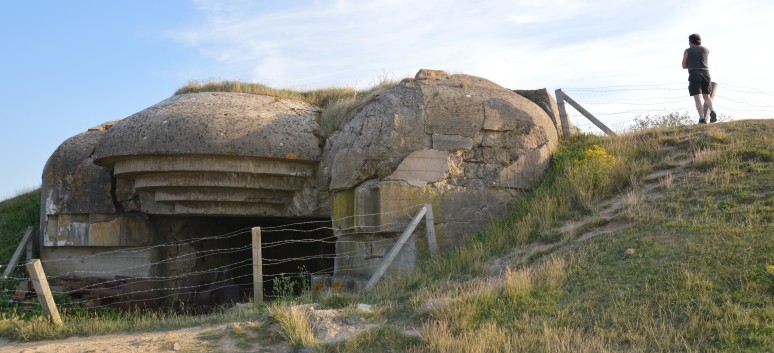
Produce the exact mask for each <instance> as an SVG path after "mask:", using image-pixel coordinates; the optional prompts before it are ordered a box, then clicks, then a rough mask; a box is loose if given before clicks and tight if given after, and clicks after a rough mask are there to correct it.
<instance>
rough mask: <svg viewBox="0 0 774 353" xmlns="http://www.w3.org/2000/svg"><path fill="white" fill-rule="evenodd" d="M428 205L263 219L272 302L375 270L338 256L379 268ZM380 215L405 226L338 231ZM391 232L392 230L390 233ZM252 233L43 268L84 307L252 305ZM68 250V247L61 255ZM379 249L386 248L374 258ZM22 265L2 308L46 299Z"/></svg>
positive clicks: (7, 243)
mask: <svg viewBox="0 0 774 353" xmlns="http://www.w3.org/2000/svg"><path fill="white" fill-rule="evenodd" d="M422 206H424V204H417V205H412V206H409V207H406V208H404V209H401V210H398V211H393V212H384V213H374V214H361V215H354V216H349V217H345V218H342V219H338V220H335V221H331V220H327V221H326V220H313V221H309V220H305V221H298V222H287V223H285V224H281V225H276V223H277V222H276V221H272V222H271V225H268V226H262V225H261V224H260V222H258V223H257V224H255V226H257V227H260V228H261V234H262V244H261V249H262V253H263V255H264V256H263V260H262V267H263V273H264V276H263V279H262V281H263V285H264V288H266V290H265V294H266V295H267V296H269V297H271V296H272V295H284V294H287V293H281V292H282V291H287V288H288V286H291V288H293V289H294V290H295V291H296V292H297V291H298V290H300V289H301V286H302V284H303V283H306V284H308V283H309V278H310V276H312V275H331V274H333V272H334V268H335V269H336V272H340V273H345V274H346V273H350V274H357V273H367V272H370V271H372V269H373V267H374V266H375V265H374V263H372V262H369V261H342V262H341V263H340V264H336V263H335V261H334V260H335V259H336V258H337V257H338V258H339V259H342V258H347V257H352V258H355V259H368V260H371V261H376V263H377V264H378V262H379V261H380V260H381V258H382V257H383V256H384V255H386V252H387V251H389V249H390V247H391V246H392V244H393V243H395V241H396V239H397V233H400V232H401V231H402V230H403V229H402V228H404V227H405V226H406V225H407V224H408V223H409V221H410V220H411V218H412V217H413V216H414V213H416V211H417V210H418V209H419V208H421V207H422ZM396 215H397V216H398V217H396ZM373 216H388V217H389V219H398V221H395V222H392V223H387V224H380V225H372V226H357V227H346V228H342V227H337V226H335V224H347V223H350V224H351V223H353V222H352V221H351V219H352V218H353V217H358V218H365V217H373ZM404 219H405V222H403V220H404ZM384 229H390V231H388V232H385V231H384ZM393 230H396V231H393ZM334 231H335V232H336V234H345V235H346V234H352V235H355V236H346V237H339V236H337V235H334ZM251 233H252V227H245V228H240V229H236V230H233V231H228V232H225V233H222V234H216V235H211V236H203V237H194V238H186V239H176V240H172V241H168V242H164V243H160V244H153V245H149V246H143V247H132V248H114V249H104V248H102V249H101V248H97V247H92V248H89V250H90V252H91V253H89V254H85V255H73V256H68V257H65V258H43V259H42V260H41V263H42V265H43V267H44V269H49V268H54V267H56V268H58V269H59V271H58V273H53V272H57V271H52V273H46V278H47V279H48V281H49V284H50V286H51V291H52V294H53V295H54V297H55V298H59V299H64V300H65V301H68V302H71V303H77V304H78V305H79V306H81V307H86V308H88V309H99V308H105V307H111V308H120V309H138V308H139V309H153V308H160V307H170V306H171V307H183V306H184V307H186V308H188V309H191V308H198V309H192V310H193V311H206V310H208V309H211V308H213V307H215V306H217V305H221V304H226V303H228V302H245V301H248V300H250V299H251V298H252V297H253V293H252V291H251V289H252V284H253V283H252V282H253V272H252V268H253V262H252V258H251V251H252V243H251ZM417 234H422V229H417V230H415V231H414V237H415V238H414V239H415V240H416V239H418V238H417ZM16 238H20V235H18V234H14V235H12V236H7V237H2V238H0V244H2V248H0V252H5V251H11V252H12V251H13V250H15V248H16V247H17V246H18V240H14V239H16ZM419 238H422V237H419ZM417 244H418V242H417V241H414V242H409V243H408V244H406V246H404V250H403V251H405V252H408V253H411V254H418V253H423V252H426V251H427V248H426V247H425V246H417ZM337 247H338V249H339V250H338V251H337ZM66 249H67V248H66V247H63V248H58V249H56V251H61V250H66ZM180 249H187V250H186V251H180ZM373 249H382V251H381V252H377V253H373ZM149 253H153V254H161V255H160V256H156V257H155V258H153V257H151V258H153V259H152V260H151V261H147V262H142V261H141V263H137V264H134V265H130V266H124V267H121V268H120V271H117V270H116V268H115V267H110V268H99V266H106V264H110V263H111V262H114V260H115V259H117V258H137V259H140V260H143V259H145V258H147V257H148V255H147V254H149ZM415 257H422V256H415ZM424 257H426V256H424ZM424 257H423V258H424ZM82 264H87V265H86V266H87V267H88V266H91V267H90V268H88V269H85V270H83V269H73V270H65V271H62V270H61V269H63V268H67V267H70V266H72V267H74V268H79V267H83V266H82ZM89 264H91V265H89ZM2 265H3V266H5V265H6V264H2ZM15 267H16V268H15V269H14V270H13V272H11V275H10V276H9V277H7V278H5V279H0V282H2V283H3V284H4V285H3V286H2V287H0V288H4V295H3V296H2V299H3V300H4V301H5V302H4V303H0V307H2V306H3V305H6V306H8V305H14V306H16V307H17V308H19V309H20V310H24V309H25V308H32V307H34V306H35V305H36V304H37V303H38V299H37V298H36V297H35V296H34V294H33V293H32V292H31V291H32V287H31V285H30V284H29V281H30V276H29V275H28V273H27V272H26V269H25V264H24V263H23V261H22V263H20V264H17V265H16V266H15ZM46 271H48V270H46ZM116 272H121V273H129V272H134V273H138V272H142V273H145V275H139V276H116V275H115V274H116ZM25 285H26V287H25ZM277 286H279V287H281V288H276V287H277ZM57 304H58V305H60V303H57ZM61 305H64V306H67V305H68V304H67V303H63V304H61Z"/></svg>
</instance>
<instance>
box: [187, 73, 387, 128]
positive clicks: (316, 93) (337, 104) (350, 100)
mask: <svg viewBox="0 0 774 353" xmlns="http://www.w3.org/2000/svg"><path fill="white" fill-rule="evenodd" d="M396 84H397V82H395V81H393V80H391V79H388V78H383V79H382V80H381V81H380V82H379V83H377V84H375V85H374V86H373V87H371V88H367V89H363V90H358V89H355V88H354V87H344V88H342V87H328V88H320V89H314V90H293V89H277V88H272V87H269V86H266V85H263V84H260V83H249V82H240V81H204V82H199V81H190V82H188V84H187V85H185V86H183V87H181V88H179V89H178V90H177V91H176V92H175V95H179V94H186V93H198V92H235V93H248V94H259V95H264V96H270V97H276V98H282V99H295V100H300V101H303V102H307V103H309V104H313V105H316V106H318V107H320V108H321V109H322V111H321V113H320V116H319V119H320V120H319V121H318V123H319V124H320V135H321V136H322V137H329V136H330V135H331V134H333V133H334V132H335V131H336V130H338V129H339V128H341V126H342V125H343V124H344V123H346V122H347V121H349V120H350V119H352V118H353V117H354V115H355V113H357V111H358V110H359V108H360V107H362V106H363V105H365V104H366V103H367V102H369V101H370V100H371V99H374V98H375V97H376V96H377V95H378V94H379V92H381V91H383V90H385V89H387V88H390V87H392V86H395V85H396Z"/></svg>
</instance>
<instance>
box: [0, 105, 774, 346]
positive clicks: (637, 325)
mask: <svg viewBox="0 0 774 353" xmlns="http://www.w3.org/2000/svg"><path fill="white" fill-rule="evenodd" d="M353 96H354V95H353ZM337 99H343V98H337ZM675 119H676V118H674V117H673V118H667V119H661V120H659V119H652V120H650V121H643V122H642V124H643V126H647V127H648V128H647V129H637V130H635V131H632V132H629V133H627V134H624V135H620V136H617V137H601V136H594V135H577V136H574V137H573V138H571V139H570V140H569V141H565V142H563V143H562V144H561V146H560V147H559V149H558V150H557V152H556V153H555V155H554V157H553V162H552V166H551V169H550V171H549V172H548V173H547V175H546V176H545V177H544V179H543V180H542V181H541V182H540V183H539V184H538V185H536V186H535V187H534V188H533V189H532V190H530V191H529V192H527V193H526V194H525V197H524V198H523V199H521V200H520V201H518V202H517V203H516V204H515V205H513V207H512V210H511V212H510V214H508V215H506V216H504V217H502V218H500V219H497V220H495V221H493V222H492V223H491V224H489V225H488V226H487V227H486V228H485V229H482V230H481V231H480V232H479V233H478V234H475V235H473V236H472V237H471V239H470V240H469V241H468V242H466V243H465V244H464V245H463V246H461V247H460V248H459V249H457V250H454V251H451V252H448V253H446V254H445V255H444V256H442V257H441V258H439V259H437V260H429V259H428V260H425V261H424V262H422V263H421V264H420V266H419V268H418V269H417V270H416V271H413V272H408V273H402V274H395V275H391V276H388V277H387V278H385V279H383V280H382V282H381V283H379V284H378V285H377V287H376V288H375V289H374V290H373V291H372V292H370V293H366V294H360V293H323V294H320V295H311V294H309V293H308V292H306V293H304V295H302V296H300V297H284V298H281V299H277V300H276V301H274V302H272V303H269V304H267V305H266V306H259V307H250V308H249V309H245V308H234V309H227V310H223V311H222V312H219V313H217V314H213V315H208V316H198V317H192V316H184V315H178V314H172V313H170V314H163V313H161V314H160V313H156V314H150V313H126V314H117V313H113V314H110V315H104V316H103V315H99V314H94V313H91V314H84V313H83V312H80V313H78V314H75V313H72V314H71V313H64V315H63V319H64V320H65V322H66V323H67V324H66V325H64V326H63V327H61V328H56V327H53V326H51V325H48V324H47V323H45V322H43V321H42V320H40V319H37V318H22V317H19V316H18V315H15V314H8V313H6V314H4V316H3V317H2V318H0V335H2V336H4V337H8V338H11V339H16V340H39V339H45V338H60V337H66V336H71V335H96V334H102V333H106V332H115V331H119V330H131V331H138V330H139V331H141V330H161V329H169V328H170V327H183V326H194V325H202V324H212V323H217V322H220V323H224V322H235V321H248V320H252V321H254V322H260V323H261V324H260V325H258V324H256V325H255V327H260V328H262V329H263V330H269V331H270V330H274V332H275V334H274V335H273V336H272V335H270V334H267V335H266V336H267V337H273V338H271V339H270V340H275V341H276V340H283V341H285V342H287V344H288V345H290V346H292V347H294V348H301V347H304V348H308V349H309V350H310V351H312V352H765V351H774V236H772V234H774V189H772V187H771V186H772V185H774V120H746V121H736V122H729V123H722V124H712V125H691V126H685V125H678V126H672V125H673V124H672V123H673V122H674V120H675ZM22 196H23V195H22ZM22 196H20V197H22ZM8 202H14V203H17V202H21V201H19V200H16V199H14V200H9V201H5V202H3V203H2V204H0V207H5V206H6V205H7V203H8ZM22 203H23V202H22ZM5 212H9V211H7V209H6V208H3V212H2V213H3V214H4V213H5ZM32 219H37V218H35V217H32ZM22 223H24V222H22ZM26 225H29V223H24V226H26ZM17 232H18V231H17ZM419 239H422V237H421V235H420V237H419ZM420 241H421V240H420ZM0 260H2V259H0ZM307 303H318V306H319V307H320V308H339V309H343V310H347V308H351V307H352V306H354V305H356V304H358V303H368V304H371V305H372V306H373V307H374V308H375V310H374V312H373V313H372V314H370V315H367V317H366V320H367V322H369V323H373V324H375V326H376V327H375V328H371V329H370V330H367V331H365V332H363V333H361V334H360V335H356V336H353V337H351V338H349V339H347V340H344V341H338V342H335V343H330V342H328V343H326V342H322V341H320V340H317V339H316V338H315V337H314V335H313V330H312V329H311V328H310V327H309V325H310V323H309V322H308V319H307V318H305V317H304V316H303V315H300V314H299V311H298V310H297V309H294V308H295V305H298V304H307ZM79 315H80V316H79ZM89 315H90V316H89ZM407 331H414V332H417V333H418V335H414V336H412V335H407V334H406V332H407ZM228 334H229V335H234V334H235V333H233V332H232V333H228ZM223 335H224V333H222V332H214V333H213V332H210V333H208V334H206V335H202V339H206V338H207V337H210V339H218V338H220V337H222V336H223ZM250 337H254V335H253V336H250ZM267 340H269V338H267ZM245 347H249V345H246V346H245ZM245 349H247V348H245Z"/></svg>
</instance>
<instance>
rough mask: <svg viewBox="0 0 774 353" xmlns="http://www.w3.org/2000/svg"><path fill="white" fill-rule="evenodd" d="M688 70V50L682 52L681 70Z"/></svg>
mask: <svg viewBox="0 0 774 353" xmlns="http://www.w3.org/2000/svg"><path fill="white" fill-rule="evenodd" d="M687 68H688V49H686V50H685V51H684V52H683V69H687Z"/></svg>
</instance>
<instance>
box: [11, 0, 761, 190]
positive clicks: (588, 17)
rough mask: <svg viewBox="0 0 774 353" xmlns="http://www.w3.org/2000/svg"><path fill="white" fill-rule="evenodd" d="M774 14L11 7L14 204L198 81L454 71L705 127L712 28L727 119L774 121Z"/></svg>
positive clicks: (568, 7) (620, 120)
mask: <svg viewBox="0 0 774 353" xmlns="http://www.w3.org/2000/svg"><path fill="white" fill-rule="evenodd" d="M771 14H774V2H770V1H744V0H743V1H715V0H707V1H658V0H654V1H628V0H622V1H583V2H580V1H569V0H567V1H565V0H544V1H540V2H536V1H526V0H482V1H477V2H471V1H469V0H465V1H463V0H446V1H440V0H438V1H436V0H428V1H416V0H394V1H356V0H340V1H322V0H320V1H246V0H245V1H238V0H231V1H229V0H223V1H217V0H211V1H204V0H202V1H184V0H165V1H147V0H134V1H123V2H119V1H78V0H73V1H34V0H33V1H14V2H5V3H4V4H3V5H2V7H1V8H0V48H2V55H0V70H2V71H0V73H1V74H2V75H1V77H2V80H3V84H2V85H0V97H2V98H0V102H2V109H0V119H1V121H2V127H0V150H1V151H2V152H0V166H2V173H0V199H5V198H7V197H10V196H13V195H14V194H16V193H18V192H20V191H24V190H28V189H32V188H35V187H37V186H39V185H40V174H41V171H42V168H43V166H44V164H45V162H46V160H47V159H48V157H49V156H50V155H51V153H52V152H53V151H54V149H56V147H57V146H58V145H59V144H60V143H61V142H63V141H64V140H65V139H67V138H68V137H70V136H73V135H75V134H77V133H80V132H82V131H84V130H86V129H88V128H89V127H91V126H95V125H98V124H100V123H102V122H105V121H110V120H114V119H118V118H122V117H125V116H129V115H131V114H133V113H136V112H138V111H140V110H142V109H144V108H147V107H149V106H151V105H153V104H155V103H157V102H160V101H162V100H164V99H166V98H168V97H169V96H171V95H172V93H173V92H174V91H175V90H176V89H177V88H179V87H181V86H183V85H184V84H186V83H187V82H188V81H190V80H199V81H203V80H209V79H216V80H243V81H249V82H261V83H265V84H269V85H272V86H275V87H280V88H296V89H308V88H318V87H327V86H356V87H361V88H364V87H368V86H371V85H373V84H374V83H376V82H378V81H380V80H381V79H382V78H385V77H386V78H395V79H400V78H402V77H405V76H413V74H414V73H416V71H417V70H418V69H420V68H432V69H444V70H447V71H449V72H453V73H467V74H472V75H477V76H482V77H485V78H487V79H490V80H492V81H494V82H496V83H498V84H500V85H503V86H505V87H508V88H514V89H515V88H542V87H546V88H548V89H549V90H551V91H553V90H555V89H557V88H563V89H565V90H566V91H567V92H568V94H570V95H571V96H573V97H574V98H576V100H578V101H580V102H581V104H584V102H587V104H588V105H589V106H588V107H587V109H589V110H590V111H592V113H595V114H599V115H600V116H599V117H600V119H602V120H603V121H604V122H606V123H608V124H610V125H612V126H613V127H614V129H615V128H621V127H622V126H624V125H625V124H626V123H628V122H631V120H632V119H633V118H634V116H635V115H646V114H657V113H662V112H663V113H666V112H671V111H677V112H688V113H689V114H692V115H695V112H694V111H693V108H692V107H693V105H692V101H691V100H690V97H688V96H687V90H686V89H685V87H686V85H687V82H686V77H687V74H686V73H685V71H684V70H682V69H681V68H680V63H679V62H680V59H681V58H682V51H683V50H684V49H685V48H686V47H687V36H688V34H690V33H693V32H699V33H701V34H702V36H703V38H704V44H705V45H706V46H707V47H709V48H710V50H711V55H710V67H711V70H712V75H713V78H714V79H715V81H718V82H719V83H720V85H721V88H720V89H719V90H718V98H717V99H716V105H717V106H718V108H719V109H718V110H719V112H720V113H721V114H726V115H730V117H731V118H732V119H745V118H753V117H772V116H774V111H773V110H774V108H773V107H772V106H774V93H772V92H774V88H771V87H770V79H771V77H772V75H771V74H770V72H771V71H772V70H771V69H770V65H771V64H770V60H771V58H772V57H774V49H772V48H770V46H769V45H768V44H767V40H768V36H769V35H770V34H771V33H774V24H772V23H774V21H771V20H770V16H771ZM603 87H611V88H610V89H602V88H603ZM581 88H594V89H596V90H592V91H588V90H582V89H581ZM631 106H635V107H634V108H631ZM571 114H573V113H572V112H571ZM576 115H577V114H576ZM581 120H582V119H579V121H578V124H579V125H583V123H582V122H581Z"/></svg>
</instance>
